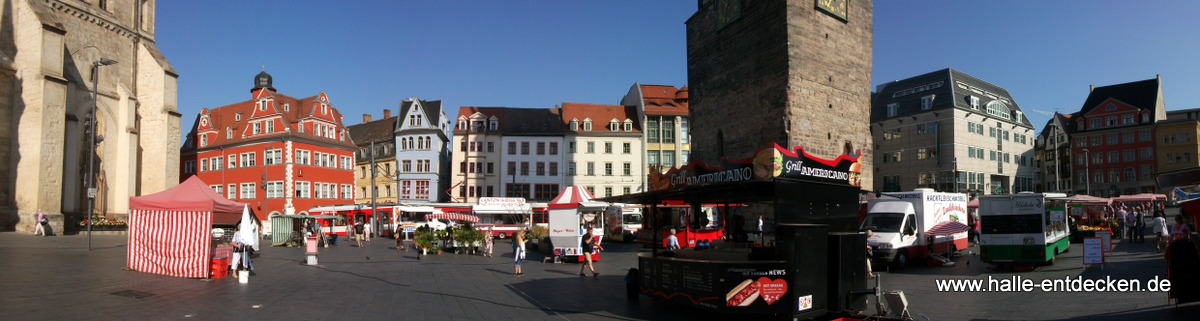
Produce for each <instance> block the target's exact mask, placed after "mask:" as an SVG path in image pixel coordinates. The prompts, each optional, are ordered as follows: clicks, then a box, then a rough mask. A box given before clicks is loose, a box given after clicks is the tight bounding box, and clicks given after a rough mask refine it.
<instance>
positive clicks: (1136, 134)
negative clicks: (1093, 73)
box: [1071, 77, 1175, 197]
mask: <svg viewBox="0 0 1200 321" xmlns="http://www.w3.org/2000/svg"><path fill="white" fill-rule="evenodd" d="M1166 118H1167V113H1166V106H1165V104H1164V103H1163V97H1162V79H1161V78H1158V77H1156V78H1153V79H1147V80H1141V81H1135V82H1130V83H1123V84H1116V85H1111V86H1103V87H1093V88H1092V90H1091V92H1090V93H1089V94H1088V97H1087V100H1085V101H1084V103H1083V107H1082V108H1081V109H1080V110H1079V111H1078V112H1076V113H1075V114H1074V116H1072V117H1071V122H1072V126H1074V128H1073V130H1072V131H1071V133H1072V134H1071V141H1072V148H1071V153H1072V154H1073V155H1074V157H1072V159H1074V160H1075V162H1074V165H1072V168H1071V169H1072V171H1074V172H1076V173H1087V175H1074V178H1075V186H1074V187H1075V192H1076V193H1079V194H1084V193H1090V194H1091V195H1096V196H1102V197H1109V196H1117V195H1121V194H1137V193H1141V192H1153V191H1155V190H1157V188H1156V187H1155V181H1154V174H1155V166H1156V165H1157V164H1156V162H1155V139H1154V137H1155V134H1154V125H1155V123H1157V122H1158V121H1161V120H1165V119H1166ZM1163 156H1166V155H1163ZM1174 156H1175V155H1174V154H1172V155H1171V157H1174Z"/></svg>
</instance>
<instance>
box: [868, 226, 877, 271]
mask: <svg viewBox="0 0 1200 321" xmlns="http://www.w3.org/2000/svg"><path fill="white" fill-rule="evenodd" d="M874 234H875V233H874V232H871V230H867V240H868V242H867V278H868V279H874V278H875V273H874V272H872V271H871V257H872V256H874V255H875V248H874V247H871V243H870V240H871V236H872V235H874Z"/></svg>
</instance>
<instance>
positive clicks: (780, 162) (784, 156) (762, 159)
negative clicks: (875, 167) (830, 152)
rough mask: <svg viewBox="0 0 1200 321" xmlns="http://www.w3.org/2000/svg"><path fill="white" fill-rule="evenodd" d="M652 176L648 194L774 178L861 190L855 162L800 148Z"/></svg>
mask: <svg viewBox="0 0 1200 321" xmlns="http://www.w3.org/2000/svg"><path fill="white" fill-rule="evenodd" d="M655 174H656V173H651V177H650V185H651V189H652V190H663V189H672V188H678V187H684V186H693V185H705V184H711V183H726V182H744V181H752V180H770V179H774V178H791V179H800V180H806V181H816V182H824V183H833V184H843V185H850V186H855V187H861V186H862V165H860V164H859V163H858V159H857V158H852V157H850V156H848V155H842V156H839V157H838V158H836V159H833V160H826V159H820V158H817V157H813V156H812V155H809V154H808V153H805V152H804V149H803V148H801V147H796V148H795V151H788V150H787V149H785V148H783V147H781V146H779V145H778V144H773V146H772V147H770V148H764V149H760V150H758V152H756V153H755V155H754V157H752V158H748V159H743V160H738V161H728V160H722V161H721V164H720V166H717V167H709V166H708V165H707V164H705V163H702V162H693V163H691V164H688V165H685V166H681V167H679V168H673V169H671V170H670V171H668V172H667V173H666V174H662V175H655Z"/></svg>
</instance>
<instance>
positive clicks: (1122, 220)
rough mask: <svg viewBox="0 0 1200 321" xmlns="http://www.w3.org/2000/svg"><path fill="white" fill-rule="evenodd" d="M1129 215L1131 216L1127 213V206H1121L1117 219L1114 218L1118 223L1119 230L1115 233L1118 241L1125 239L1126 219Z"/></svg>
mask: <svg viewBox="0 0 1200 321" xmlns="http://www.w3.org/2000/svg"><path fill="white" fill-rule="evenodd" d="M1128 214H1129V212H1128V211H1125V206H1120V207H1119V208H1118V209H1117V215H1116V217H1114V219H1115V220H1116V221H1117V229H1116V230H1115V231H1113V232H1116V234H1117V239H1124V238H1125V219H1126V217H1127V216H1128Z"/></svg>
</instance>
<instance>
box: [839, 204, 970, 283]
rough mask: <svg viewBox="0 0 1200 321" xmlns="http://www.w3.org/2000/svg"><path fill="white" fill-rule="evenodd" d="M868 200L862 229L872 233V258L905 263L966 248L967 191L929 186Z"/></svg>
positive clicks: (898, 265) (899, 264) (880, 260)
mask: <svg viewBox="0 0 1200 321" xmlns="http://www.w3.org/2000/svg"><path fill="white" fill-rule="evenodd" d="M883 194H884V195H887V196H890V197H893V198H879V199H875V200H871V201H870V202H868V203H867V216H866V217H865V218H864V219H863V223H862V226H861V229H863V230H871V231H872V232H873V235H872V236H871V238H870V239H868V240H867V244H868V245H871V247H872V248H874V249H875V250H874V254H875V255H874V256H873V257H872V259H873V260H876V261H879V262H884V263H891V264H894V265H895V266H896V267H904V266H905V265H907V264H908V263H909V261H908V260H909V259H910V258H911V259H923V258H926V257H928V256H929V254H930V253H955V252H958V250H960V249H965V248H967V229H968V226H967V225H966V222H967V195H966V194H960V193H940V192H936V191H934V190H933V189H929V188H918V189H916V190H913V191H912V192H899V193H883Z"/></svg>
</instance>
